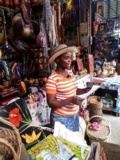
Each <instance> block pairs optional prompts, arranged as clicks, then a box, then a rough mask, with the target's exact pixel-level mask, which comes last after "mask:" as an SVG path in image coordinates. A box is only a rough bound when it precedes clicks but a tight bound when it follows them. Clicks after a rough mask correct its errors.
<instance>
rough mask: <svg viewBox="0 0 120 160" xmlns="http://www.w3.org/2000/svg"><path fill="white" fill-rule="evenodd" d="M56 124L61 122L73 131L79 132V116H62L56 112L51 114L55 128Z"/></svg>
mask: <svg viewBox="0 0 120 160" xmlns="http://www.w3.org/2000/svg"><path fill="white" fill-rule="evenodd" d="M55 122H60V123H61V124H63V125H64V126H65V127H66V128H67V129H69V130H71V131H74V132H75V131H79V114H78V113H77V114H76V115H74V116H66V117H65V116H60V115H58V114H56V113H54V112H52V113H51V125H52V128H54V125H55Z"/></svg>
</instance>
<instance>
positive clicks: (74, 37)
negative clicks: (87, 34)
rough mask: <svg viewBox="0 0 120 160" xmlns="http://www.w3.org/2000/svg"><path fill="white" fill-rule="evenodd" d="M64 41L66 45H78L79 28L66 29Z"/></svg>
mask: <svg viewBox="0 0 120 160" xmlns="http://www.w3.org/2000/svg"><path fill="white" fill-rule="evenodd" d="M63 41H64V43H65V44H67V45H69V46H71V45H76V46H77V45H78V27H69V28H65V29H64V33H63Z"/></svg>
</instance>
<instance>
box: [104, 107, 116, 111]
mask: <svg viewBox="0 0 120 160" xmlns="http://www.w3.org/2000/svg"><path fill="white" fill-rule="evenodd" d="M102 109H103V110H105V111H114V108H110V107H103V108H102Z"/></svg>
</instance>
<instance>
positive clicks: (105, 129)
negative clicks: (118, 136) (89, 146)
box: [86, 115, 111, 142]
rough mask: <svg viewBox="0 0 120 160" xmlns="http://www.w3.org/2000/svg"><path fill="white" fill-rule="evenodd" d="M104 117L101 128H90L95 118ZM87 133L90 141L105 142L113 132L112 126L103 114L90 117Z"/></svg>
mask: <svg viewBox="0 0 120 160" xmlns="http://www.w3.org/2000/svg"><path fill="white" fill-rule="evenodd" d="M97 117H98V118H102V121H101V123H100V126H101V129H100V130H98V131H95V130H91V129H89V127H90V125H91V124H92V123H91V122H90V121H91V119H93V118H97ZM86 134H87V136H88V138H89V140H90V142H94V141H98V142H105V141H107V140H108V138H109V136H110V134H111V128H110V123H109V121H108V120H107V119H105V118H104V117H102V116H98V115H96V116H93V117H91V118H90V119H89V122H88V124H87V128H86Z"/></svg>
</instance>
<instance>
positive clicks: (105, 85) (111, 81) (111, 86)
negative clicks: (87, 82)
mask: <svg viewBox="0 0 120 160" xmlns="http://www.w3.org/2000/svg"><path fill="white" fill-rule="evenodd" d="M93 79H94V80H103V82H102V83H101V86H100V88H102V89H107V90H110V91H117V97H116V106H115V108H103V109H105V110H111V111H114V112H115V113H117V115H119V114H120V76H119V75H117V76H115V77H110V78H109V77H107V78H98V77H93Z"/></svg>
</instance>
